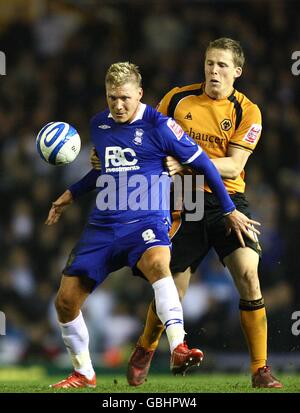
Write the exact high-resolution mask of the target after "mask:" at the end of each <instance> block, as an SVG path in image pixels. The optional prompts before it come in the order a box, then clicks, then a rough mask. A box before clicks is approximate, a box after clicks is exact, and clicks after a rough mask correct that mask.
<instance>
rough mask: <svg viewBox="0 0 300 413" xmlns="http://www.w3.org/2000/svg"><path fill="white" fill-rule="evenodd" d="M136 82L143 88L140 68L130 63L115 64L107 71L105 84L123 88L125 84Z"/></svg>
mask: <svg viewBox="0 0 300 413" xmlns="http://www.w3.org/2000/svg"><path fill="white" fill-rule="evenodd" d="M128 82H135V83H137V85H138V86H139V87H142V76H141V74H140V71H139V68H138V66H136V65H135V64H133V63H129V62H118V63H113V64H112V65H111V66H110V67H109V68H108V70H107V72H106V76H105V84H111V85H114V86H121V85H124V83H128Z"/></svg>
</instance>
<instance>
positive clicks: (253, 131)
mask: <svg viewBox="0 0 300 413" xmlns="http://www.w3.org/2000/svg"><path fill="white" fill-rule="evenodd" d="M261 130H262V126H261V125H258V124H257V123H253V124H252V125H251V127H250V129H249V130H248V132H247V133H246V135H245V136H244V138H243V141H245V142H247V143H250V144H253V143H255V142H256V140H257V138H258V137H259V134H260V132H261Z"/></svg>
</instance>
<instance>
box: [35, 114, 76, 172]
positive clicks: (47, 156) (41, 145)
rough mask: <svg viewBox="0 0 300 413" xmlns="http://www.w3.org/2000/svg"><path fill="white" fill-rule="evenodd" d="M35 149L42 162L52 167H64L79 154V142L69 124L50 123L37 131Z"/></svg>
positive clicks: (74, 130)
mask: <svg viewBox="0 0 300 413" xmlns="http://www.w3.org/2000/svg"><path fill="white" fill-rule="evenodd" d="M36 147H37V150H38V153H39V155H40V157H41V158H42V159H43V160H44V161H46V162H48V163H50V164H52V165H66V164H68V163H70V162H72V161H74V159H75V158H76V157H77V155H78V154H79V152H80V148H81V140H80V136H79V134H78V132H77V130H76V129H75V128H74V127H73V126H71V125H70V124H69V123H66V122H50V123H47V125H45V126H44V127H43V128H42V129H41V130H40V131H39V133H38V135H37V138H36Z"/></svg>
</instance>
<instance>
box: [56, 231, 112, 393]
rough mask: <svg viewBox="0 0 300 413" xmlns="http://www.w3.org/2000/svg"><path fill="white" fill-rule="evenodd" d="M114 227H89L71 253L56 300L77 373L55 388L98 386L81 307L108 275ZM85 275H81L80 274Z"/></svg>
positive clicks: (64, 334) (60, 320)
mask: <svg viewBox="0 0 300 413" xmlns="http://www.w3.org/2000/svg"><path fill="white" fill-rule="evenodd" d="M111 239H113V234H112V231H111V228H106V227H100V226H99V227H98V226H96V225H87V226H86V228H85V230H84V231H83V234H82V236H81V238H80V240H79V241H78V243H77V245H76V246H75V248H74V249H73V250H72V252H71V254H70V256H69V258H68V262H67V264H66V267H65V268H64V270H63V277H62V280H61V284H60V287H59V290H58V293H57V297H56V300H55V307H56V311H57V315H58V321H59V326H60V328H61V332H62V338H63V341H64V343H65V345H66V348H67V350H68V352H69V354H70V356H71V360H72V364H73V367H74V372H73V373H72V374H71V375H70V376H69V377H68V378H67V379H65V380H62V381H61V382H59V383H56V384H54V385H53V386H52V387H55V388H71V387H95V385H96V375H95V372H94V369H93V366H92V362H91V358H90V354H89V333H88V330H87V327H86V324H85V321H84V319H83V315H82V313H81V307H82V305H83V303H84V301H85V300H86V298H87V297H88V296H89V294H90V293H91V292H92V291H93V290H94V288H95V287H96V286H97V285H99V284H100V283H101V282H102V281H103V280H104V279H105V278H106V276H107V274H108V273H109V271H108V269H107V262H106V261H107V258H106V257H107V256H109V253H110V250H111V249H112V243H111V242H110V240H111ZM79 274H82V275H79Z"/></svg>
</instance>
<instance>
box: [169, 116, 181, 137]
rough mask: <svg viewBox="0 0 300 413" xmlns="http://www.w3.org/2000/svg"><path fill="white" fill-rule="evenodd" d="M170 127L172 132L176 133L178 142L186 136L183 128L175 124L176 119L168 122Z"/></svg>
mask: <svg viewBox="0 0 300 413" xmlns="http://www.w3.org/2000/svg"><path fill="white" fill-rule="evenodd" d="M167 125H168V127H169V128H170V129H171V131H172V132H173V133H174V135H175V136H176V138H177V140H178V141H180V139H181V138H182V137H183V135H184V131H183V129H182V127H181V126H179V125H178V123H176V122H175V120H174V119H171V118H170V119H168V122H167Z"/></svg>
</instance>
